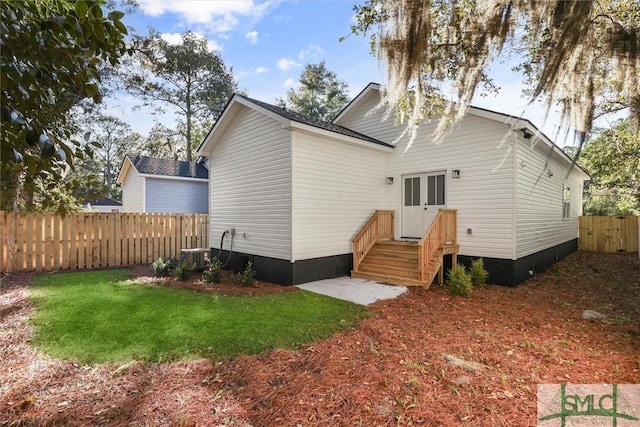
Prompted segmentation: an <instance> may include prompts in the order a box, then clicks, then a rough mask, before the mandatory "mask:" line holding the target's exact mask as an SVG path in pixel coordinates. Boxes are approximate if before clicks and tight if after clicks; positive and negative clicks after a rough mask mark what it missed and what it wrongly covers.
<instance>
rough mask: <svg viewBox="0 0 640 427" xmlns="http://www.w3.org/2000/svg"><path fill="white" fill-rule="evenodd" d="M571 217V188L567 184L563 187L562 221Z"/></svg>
mask: <svg viewBox="0 0 640 427" xmlns="http://www.w3.org/2000/svg"><path fill="white" fill-rule="evenodd" d="M570 217H571V188H569V187H568V186H567V185H566V184H563V185H562V219H569V218H570Z"/></svg>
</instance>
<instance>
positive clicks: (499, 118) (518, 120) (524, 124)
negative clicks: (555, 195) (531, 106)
mask: <svg viewBox="0 0 640 427" xmlns="http://www.w3.org/2000/svg"><path fill="white" fill-rule="evenodd" d="M469 114H473V115H474V116H478V117H483V118H485V119H489V120H493V121H496V122H499V123H503V124H505V125H507V126H509V127H511V129H513V130H516V131H521V130H523V129H526V130H527V132H529V133H530V134H531V135H533V137H532V138H534V141H535V142H537V141H542V142H543V143H544V144H545V145H546V146H547V147H549V148H553V154H555V155H556V156H557V157H559V158H560V159H562V160H561V161H564V162H565V163H568V164H569V165H570V166H573V167H575V169H576V170H577V171H579V172H580V173H581V174H582V176H583V178H584V179H585V180H586V179H591V177H590V176H589V174H588V173H587V172H586V171H585V170H584V169H582V168H581V167H580V166H579V165H578V164H574V162H573V159H572V158H570V157H569V156H568V155H567V153H565V152H564V151H563V150H562V149H561V148H560V147H558V146H557V145H556V144H555V143H554V142H553V141H552V140H551V139H550V138H549V137H547V135H545V134H544V133H543V132H542V131H541V130H540V129H538V128H537V127H536V126H535V125H534V124H533V123H531V122H530V121H529V120H528V119H525V118H523V117H517V116H511V115H508V114H503V113H498V112H495V111H490V110H485V109H483V108H478V107H473V106H471V107H469ZM519 137H520V136H519ZM520 139H524V137H521V138H520ZM536 140H537V141H536ZM525 141H528V140H525Z"/></svg>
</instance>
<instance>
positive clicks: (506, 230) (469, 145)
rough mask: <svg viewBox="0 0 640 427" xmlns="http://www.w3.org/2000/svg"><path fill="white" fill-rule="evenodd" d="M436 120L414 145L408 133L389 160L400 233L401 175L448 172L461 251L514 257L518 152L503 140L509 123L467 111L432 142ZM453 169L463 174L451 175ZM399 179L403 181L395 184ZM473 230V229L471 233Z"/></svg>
mask: <svg viewBox="0 0 640 427" xmlns="http://www.w3.org/2000/svg"><path fill="white" fill-rule="evenodd" d="M434 127H435V124H432V125H423V126H422V127H421V129H420V131H419V133H418V136H417V138H416V139H415V141H414V142H413V144H412V146H411V148H409V150H408V151H407V152H406V153H404V154H403V151H404V150H405V148H406V146H407V142H408V138H407V137H403V139H402V140H401V141H399V142H398V146H397V147H396V149H395V151H394V152H393V153H392V154H390V155H389V162H388V165H387V168H388V172H389V176H393V177H394V185H391V186H388V187H387V189H388V198H387V199H388V201H389V209H396V212H397V214H396V218H397V220H396V233H395V234H396V237H400V235H401V221H402V194H401V185H400V182H401V177H402V176H403V175H406V174H413V173H422V172H437V171H444V172H445V203H446V207H447V208H448V209H457V210H458V230H457V231H458V242H459V243H460V254H462V255H467V256H484V257H492V258H506V259H511V258H512V256H513V250H512V244H513V233H514V230H513V220H512V218H513V203H514V202H513V193H514V185H515V184H514V182H513V173H512V170H513V169H512V168H513V156H512V155H511V152H510V147H511V142H509V141H507V142H505V143H503V144H501V141H502V140H503V139H504V138H505V137H506V136H507V133H508V130H509V128H508V126H506V125H502V124H500V123H497V122H494V121H491V120H487V119H483V118H479V117H475V116H472V115H468V116H467V117H466V118H464V119H463V120H462V122H461V123H460V125H459V128H458V129H457V130H455V131H453V132H452V133H451V134H450V135H448V136H447V137H446V138H445V140H444V142H442V143H441V144H437V145H436V144H433V143H431V142H430V135H431V133H432V132H433V129H434ZM453 169H456V170H460V178H458V179H453V178H451V171H452V170H453ZM395 182H397V183H398V184H397V185H396V184H395ZM467 229H471V230H472V231H471V234H468V233H467Z"/></svg>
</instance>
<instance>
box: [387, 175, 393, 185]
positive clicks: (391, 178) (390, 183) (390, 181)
mask: <svg viewBox="0 0 640 427" xmlns="http://www.w3.org/2000/svg"><path fill="white" fill-rule="evenodd" d="M392 184H393V177H392V176H388V177H387V185H392Z"/></svg>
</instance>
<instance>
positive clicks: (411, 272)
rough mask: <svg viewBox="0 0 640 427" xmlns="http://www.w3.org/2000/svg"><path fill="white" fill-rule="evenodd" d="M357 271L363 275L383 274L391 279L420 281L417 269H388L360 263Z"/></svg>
mask: <svg viewBox="0 0 640 427" xmlns="http://www.w3.org/2000/svg"><path fill="white" fill-rule="evenodd" d="M359 270H360V271H362V272H365V273H375V274H385V275H389V276H393V277H407V278H410V279H415V280H419V279H420V276H419V272H418V269H417V268H404V267H389V266H386V265H378V264H366V263H362V264H360V268H359Z"/></svg>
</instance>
